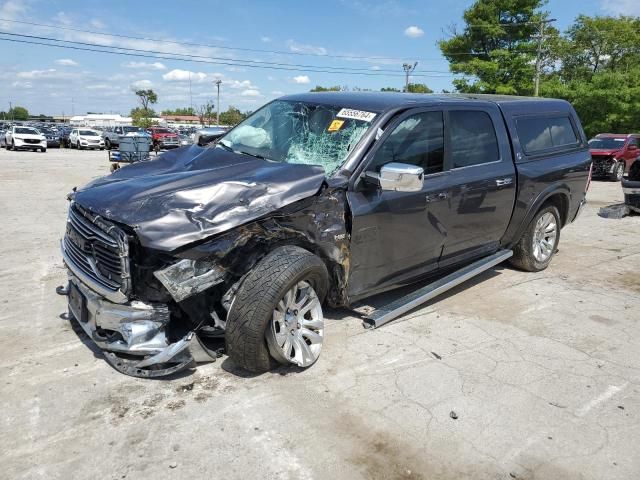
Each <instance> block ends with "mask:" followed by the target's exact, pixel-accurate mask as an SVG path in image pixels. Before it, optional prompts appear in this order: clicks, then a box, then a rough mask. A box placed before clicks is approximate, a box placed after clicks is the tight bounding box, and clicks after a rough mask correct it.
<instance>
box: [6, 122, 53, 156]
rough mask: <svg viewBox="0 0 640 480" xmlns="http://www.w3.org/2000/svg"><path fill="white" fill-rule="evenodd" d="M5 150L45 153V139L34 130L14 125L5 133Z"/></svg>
mask: <svg viewBox="0 0 640 480" xmlns="http://www.w3.org/2000/svg"><path fill="white" fill-rule="evenodd" d="M5 144H6V147H7V150H33V151H36V150H40V151H41V152H46V151H47V139H46V137H45V136H44V135H43V134H42V133H41V132H40V131H39V130H36V129H35V128H32V127H23V126H20V125H14V126H13V127H11V128H10V129H9V130H7V132H6V133H5Z"/></svg>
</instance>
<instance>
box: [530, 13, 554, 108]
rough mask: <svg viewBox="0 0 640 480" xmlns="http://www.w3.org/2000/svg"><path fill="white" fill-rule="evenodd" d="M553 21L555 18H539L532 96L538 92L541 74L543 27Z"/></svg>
mask: <svg viewBox="0 0 640 480" xmlns="http://www.w3.org/2000/svg"><path fill="white" fill-rule="evenodd" d="M555 21H556V19H555V18H548V19H541V20H540V31H539V35H538V53H537V55H536V78H535V89H534V96H536V97H537V96H538V94H539V93H540V75H541V74H542V44H543V42H544V40H545V36H544V27H545V26H546V25H547V24H549V23H552V22H555Z"/></svg>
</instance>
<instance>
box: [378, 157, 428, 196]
mask: <svg viewBox="0 0 640 480" xmlns="http://www.w3.org/2000/svg"><path fill="white" fill-rule="evenodd" d="M378 178H379V181H380V188H382V190H392V191H396V192H419V191H420V190H422V184H423V181H424V170H423V169H422V167H417V166H415V165H409V164H407V163H395V162H392V163H387V164H386V165H383V166H382V168H381V169H380V175H379V177H378Z"/></svg>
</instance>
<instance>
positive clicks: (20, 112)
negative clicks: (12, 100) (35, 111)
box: [7, 106, 29, 120]
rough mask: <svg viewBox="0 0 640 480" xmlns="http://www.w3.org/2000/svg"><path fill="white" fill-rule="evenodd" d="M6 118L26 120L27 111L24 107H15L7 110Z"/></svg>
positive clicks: (27, 116)
mask: <svg viewBox="0 0 640 480" xmlns="http://www.w3.org/2000/svg"><path fill="white" fill-rule="evenodd" d="M7 117H8V118H12V119H14V120H27V119H28V118H29V110H27V109H26V108H24V107H18V106H15V107H13V108H12V109H11V110H9V112H8V113H7Z"/></svg>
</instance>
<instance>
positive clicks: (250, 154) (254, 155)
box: [216, 142, 269, 160]
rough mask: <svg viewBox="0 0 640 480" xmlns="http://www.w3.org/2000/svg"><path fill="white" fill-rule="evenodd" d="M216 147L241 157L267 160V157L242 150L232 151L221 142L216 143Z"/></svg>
mask: <svg viewBox="0 0 640 480" xmlns="http://www.w3.org/2000/svg"><path fill="white" fill-rule="evenodd" d="M216 145H220V146H221V147H222V148H224V149H225V150H226V151H228V152H233V153H240V154H241V155H248V156H249V157H253V158H259V159H260V160H269V159H268V158H267V157H263V156H262V155H258V154H257V153H249V152H245V151H243V150H234V149H233V148H231V147H230V146H229V145H225V144H224V143H222V142H218V143H217V144H216Z"/></svg>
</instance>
